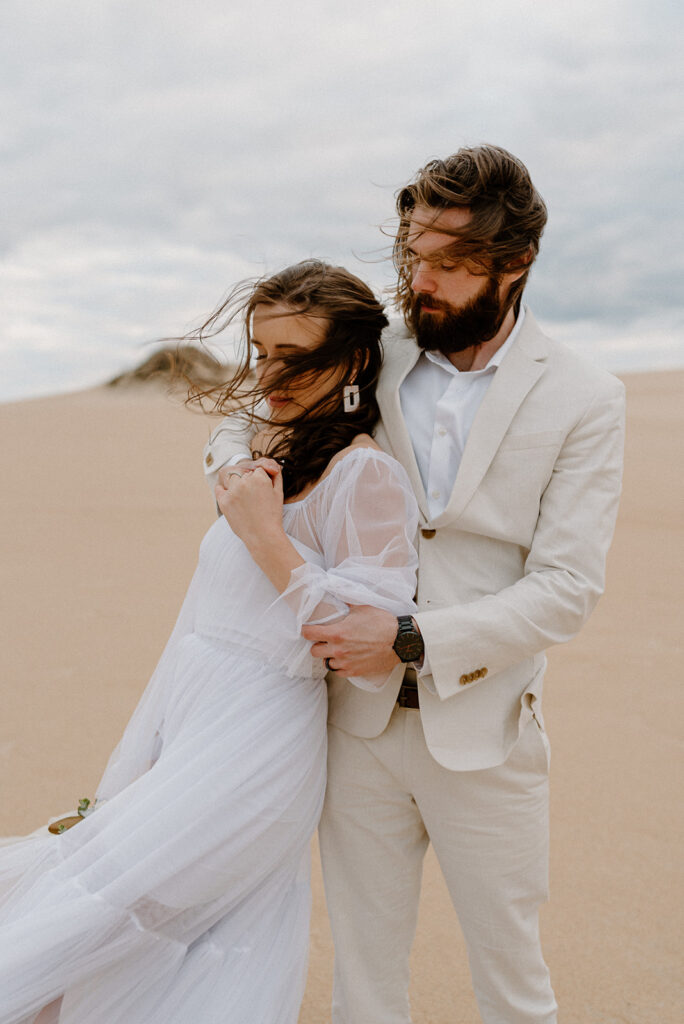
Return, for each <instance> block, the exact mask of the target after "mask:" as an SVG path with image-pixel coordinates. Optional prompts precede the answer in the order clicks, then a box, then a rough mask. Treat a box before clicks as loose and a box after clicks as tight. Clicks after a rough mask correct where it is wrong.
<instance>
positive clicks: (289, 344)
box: [252, 337, 301, 352]
mask: <svg viewBox="0 0 684 1024" xmlns="http://www.w3.org/2000/svg"><path fill="white" fill-rule="evenodd" d="M252 344H253V345H258V346H259V348H265V347H266V346H265V345H264V343H263V341H259V340H258V338H254V337H252ZM295 348H296V349H299V348H301V346H300V345H295V344H294V343H293V342H288V341H280V342H278V344H277V345H274V346H273V351H274V352H282V350H283V349H295Z"/></svg>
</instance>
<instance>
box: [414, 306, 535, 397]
mask: <svg viewBox="0 0 684 1024" xmlns="http://www.w3.org/2000/svg"><path fill="white" fill-rule="evenodd" d="M524 319H525V307H524V306H523V304H522V303H520V312H519V313H518V316H517V318H516V321H515V323H514V324H513V330H512V331H511V333H510V334H509V335H508V337H507V338H506V340H505V341H504V343H503V345H502V346H501V347H500V348H497V350H496V352H495V353H494V355H493V356H492V357H491V359H490V360H489V362H488V363H487V365H486V366H483V367H482V368H481V369H480V370H457V369H456V367H455V366H454V364H453V363H452V362H450V360H449V359H447V357H446V356H445V355H444V354H443V353H442V352H427V351H426V352H424V353H423V355H425V356H427V358H428V359H429V360H430V362H431V363H435V364H436V365H437V366H441V367H442V369H443V370H448V371H449V373H452V374H454V376H456V375H458V376H468V377H470V378H475V377H481V376H483V374H485V373H492V372H493V371H494V370H496V368H497V366H500V365H501V361H502V359H503V358H504V356H505V355H506V353H507V352H508V351H509V349H510V348H512V347H513V343H514V342H515V339H516V338H517V337H518V335H519V334H520V331H521V328H522V325H523V321H524Z"/></svg>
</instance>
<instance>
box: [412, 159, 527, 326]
mask: <svg viewBox="0 0 684 1024" xmlns="http://www.w3.org/2000/svg"><path fill="white" fill-rule="evenodd" d="M396 206H397V213H398V214H399V230H398V232H397V236H396V239H395V242H394V249H393V254H392V255H393V260H394V265H395V268H396V270H397V274H398V282H397V287H396V292H395V299H396V303H397V306H398V307H399V309H400V311H401V312H402V314H403V316H404V319H405V320H406V321H407V323H408V322H409V311H410V308H411V297H412V292H411V257H410V254H409V253H408V252H407V248H408V242H407V239H408V232H409V222H410V219H411V214H412V212H413V210H414V209H415V207H416V206H424V207H427V208H428V209H429V211H430V212H433V213H434V214H435V215H436V214H437V213H439V211H441V210H446V209H449V208H451V207H463V208H467V209H468V210H470V213H471V218H470V220H469V221H468V223H467V225H465V226H464V227H463V228H459V229H458V231H454V232H453V233H452V232H445V233H447V234H453V238H454V241H453V243H452V244H450V245H448V246H446V247H445V249H444V250H443V254H444V257H445V258H448V259H453V260H462V261H464V262H465V263H466V265H467V266H468V269H469V270H471V272H472V273H481V274H483V275H486V276H488V277H493V278H498V277H499V276H500V275H502V274H504V273H506V272H507V271H509V272H510V271H516V270H519V269H520V268H521V267H527V270H526V271H525V273H524V274H523V275H522V277H520V278H518V280H517V281H514V283H513V285H512V286H511V288H510V290H509V292H508V296H507V302H506V308H507V309H510V308H511V306H513V307H514V308H515V309H516V312H517V309H518V307H519V304H520V297H521V295H522V293H523V290H524V288H525V285H526V283H527V278H528V276H529V268H530V267H531V265H532V263H533V262H534V260H535V258H536V256H537V253H538V252H539V241H540V239H541V235H542V232H543V230H544V226H545V224H546V206H545V204H544V200H543V199H542V197H541V196H540V195H539V193H538V192H537V190H536V189H535V187H534V185H533V184H532V181H531V179H530V175H529V172H528V170H527V168H526V167H525V165H524V164H523V163H522V162H521V161H520V160H518V159H517V158H516V157H514V156H512V154H511V153H509V152H507V151H506V150H505V149H501V148H500V147H499V146H488V145H484V146H476V147H472V148H463V149H459V150H458V152H457V153H454V154H453V155H452V156H448V157H447V158H446V159H445V160H431V161H430V162H429V163H428V164H426V165H425V167H423V168H421V170H419V171H418V173H417V174H416V176H415V179H414V180H413V181H412V182H410V183H409V184H408V185H406V186H405V187H404V188H402V189H401V190H400V191H399V192H398V193H397V201H396ZM439 230H440V231H443V228H442V227H441V226H440V229H439Z"/></svg>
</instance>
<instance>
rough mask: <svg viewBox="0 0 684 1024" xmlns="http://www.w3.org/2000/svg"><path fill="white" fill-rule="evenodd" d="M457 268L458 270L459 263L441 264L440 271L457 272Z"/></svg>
mask: <svg viewBox="0 0 684 1024" xmlns="http://www.w3.org/2000/svg"><path fill="white" fill-rule="evenodd" d="M457 268H458V263H440V264H439V269H440V270H446V271H447V272H448V271H450V270H456V269H457Z"/></svg>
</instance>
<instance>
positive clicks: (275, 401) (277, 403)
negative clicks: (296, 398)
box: [266, 395, 290, 409]
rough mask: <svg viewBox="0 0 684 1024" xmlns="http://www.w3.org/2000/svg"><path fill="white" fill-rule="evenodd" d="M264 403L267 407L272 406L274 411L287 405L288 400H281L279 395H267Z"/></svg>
mask: <svg viewBox="0 0 684 1024" xmlns="http://www.w3.org/2000/svg"><path fill="white" fill-rule="evenodd" d="M266 401H267V402H268V404H269V405H272V406H273V408H274V409H279V408H280V407H281V406H282V405H287V403H288V402H289V401H290V399H289V398H282V397H281V396H280V395H269V396H268V398H267V399H266Z"/></svg>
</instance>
